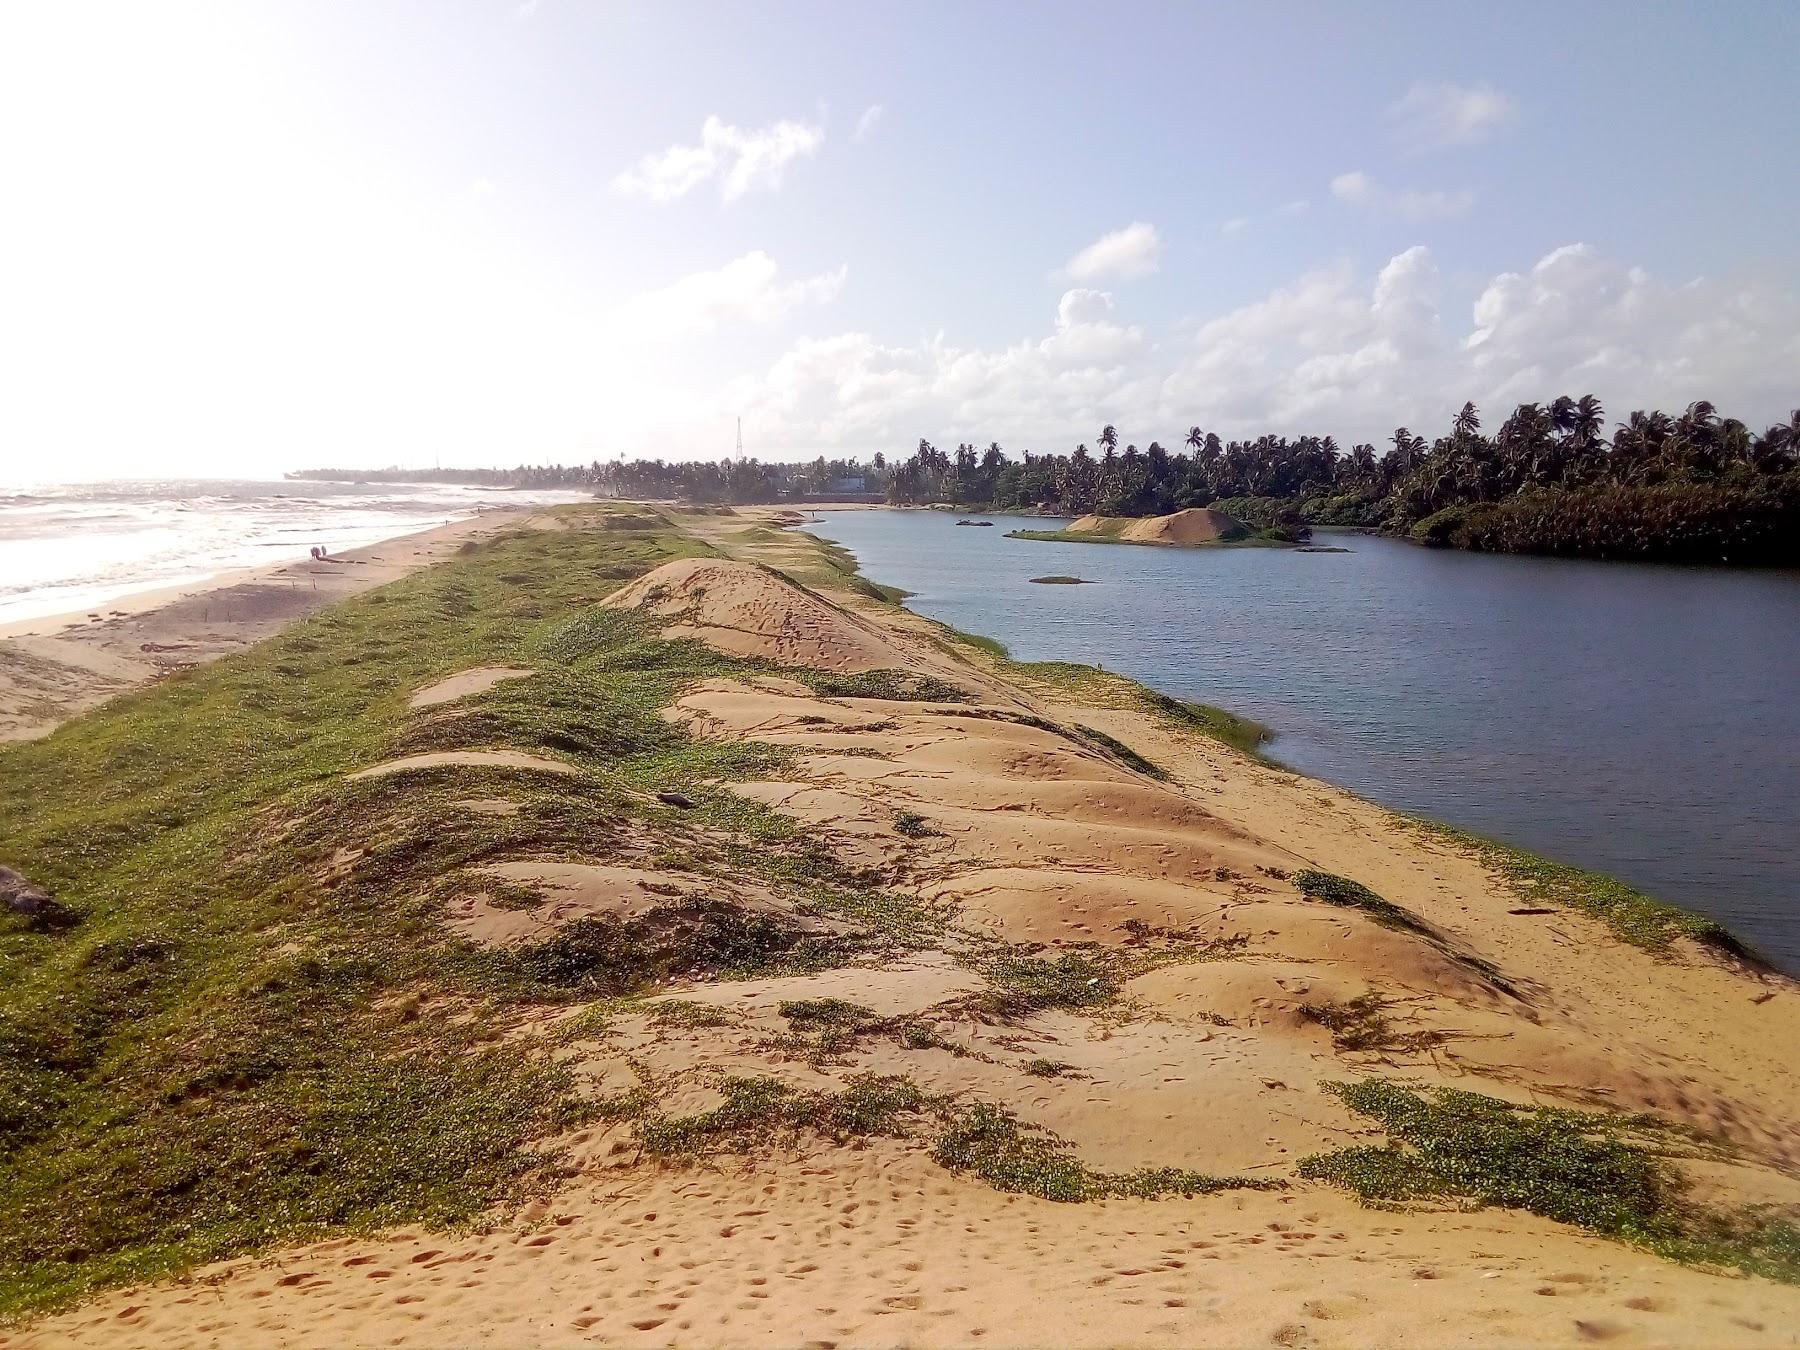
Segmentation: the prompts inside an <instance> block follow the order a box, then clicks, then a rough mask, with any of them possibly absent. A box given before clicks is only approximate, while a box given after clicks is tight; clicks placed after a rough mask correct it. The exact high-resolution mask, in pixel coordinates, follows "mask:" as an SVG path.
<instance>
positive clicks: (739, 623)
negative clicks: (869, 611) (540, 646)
mask: <svg viewBox="0 0 1800 1350" xmlns="http://www.w3.org/2000/svg"><path fill="white" fill-rule="evenodd" d="M603 603H604V604H606V605H608V606H610V607H612V608H614V609H635V610H640V611H642V612H644V613H647V614H651V615H654V616H656V617H658V618H661V619H664V620H666V622H665V623H664V625H663V628H662V633H663V636H665V637H692V638H698V639H699V640H700V641H701V642H704V643H706V645H707V646H709V647H714V648H717V649H718V650H719V651H722V652H726V653H729V654H730V655H733V656H762V657H767V658H768V659H770V660H772V661H778V662H781V663H783V664H785V665H795V666H810V667H813V668H815V669H818V670H837V671H867V670H896V669H901V668H904V667H905V666H906V665H907V664H908V657H907V654H906V653H905V652H904V651H902V650H901V649H900V647H899V646H898V645H896V644H895V643H894V642H893V641H892V640H891V639H890V638H889V637H888V635H887V634H885V633H883V632H882V631H881V630H880V629H878V628H876V627H875V626H874V625H873V624H870V623H868V622H866V621H864V620H862V619H859V618H857V617H856V616H855V615H852V614H850V613H848V612H847V611H845V610H842V609H840V608H838V607H837V606H836V605H833V604H830V603H829V602H827V601H825V600H822V599H820V598H818V597H817V596H814V595H811V594H809V593H807V592H805V591H802V590H800V589H799V588H798V587H796V586H794V585H793V583H792V582H789V581H788V580H786V579H785V578H783V577H780V576H778V575H776V574H775V573H773V572H771V571H769V570H767V569H765V568H762V567H757V566H755V565H754V564H751V563H742V562H731V561H728V560H726V559H721V558H683V559H680V560H677V561H675V562H670V563H664V564H663V565H662V566H661V567H659V568H657V569H656V570H655V571H653V572H651V573H649V574H648V575H646V576H642V577H639V578H638V579H637V580H636V581H633V582H631V583H630V584H629V585H626V586H622V587H620V588H619V589H618V590H617V591H615V592H613V593H612V594H611V595H609V596H607V597H606V599H605V601H604V602H603Z"/></svg>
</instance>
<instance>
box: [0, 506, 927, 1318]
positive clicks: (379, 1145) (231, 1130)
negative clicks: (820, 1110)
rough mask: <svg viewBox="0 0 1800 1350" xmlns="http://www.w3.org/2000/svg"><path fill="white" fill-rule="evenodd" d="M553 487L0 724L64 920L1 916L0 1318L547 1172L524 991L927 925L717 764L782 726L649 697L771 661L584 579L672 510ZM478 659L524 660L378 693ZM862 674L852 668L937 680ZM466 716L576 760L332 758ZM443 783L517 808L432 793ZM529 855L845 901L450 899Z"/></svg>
mask: <svg viewBox="0 0 1800 1350" xmlns="http://www.w3.org/2000/svg"><path fill="white" fill-rule="evenodd" d="M563 514H564V515H565V517H566V518H567V520H568V522H569V524H570V525H571V528H568V529H563V530H555V531H533V532H513V533H509V534H503V535H499V536H496V537H493V538H489V539H485V540H482V541H479V542H477V541H471V545H472V546H470V547H467V548H465V549H463V550H460V551H459V552H458V553H457V554H456V555H455V556H454V557H453V558H452V559H451V560H450V561H447V562H445V563H443V564H441V565H439V566H436V567H433V568H430V569H427V570H424V571H422V572H419V573H416V574H414V575H413V576H411V577H408V578H405V579H403V580H401V581H398V582H395V583H393V584H391V585H388V586H385V587H382V588H381V589H379V590H375V591H371V592H369V593H367V594H365V595H362V596H359V597H355V598H352V599H349V600H346V601H344V602H342V603H339V604H337V605H334V606H332V607H331V608H329V609H326V610H324V611H322V612H320V613H318V614H316V615H314V616H312V617H310V618H308V619H305V620H303V621H301V622H299V623H296V624H295V625H293V626H292V627H291V628H289V629H288V630H287V631H285V632H284V633H282V634H280V635H278V636H277V637H274V638H272V639H270V640H269V641H267V642H265V643H261V644H259V645H257V646H256V647H254V648H252V649H250V650H248V651H246V652H244V653H241V654H239V655H236V656H233V657H230V658H228V659H226V660H223V661H220V662H217V663H214V664H211V665H207V666H203V667H199V668H196V669H193V670H189V671H183V672H180V673H178V674H176V675H173V676H171V677H169V678H168V679H167V680H165V681H163V682H161V683H159V684H158V685H156V686H154V687H152V688H149V689H145V690H142V691H139V692H136V693H132V694H128V695H126V696H124V697H122V698H119V699H117V700H114V701H113V702H111V703H109V704H107V705H106V706H104V707H102V708H100V709H98V710H96V711H95V712H93V713H90V714H88V715H87V716H84V717H81V718H78V719H76V720H74V721H72V722H70V723H69V724H67V725H66V726H64V727H62V728H61V729H59V730H58V731H57V732H56V733H55V734H53V735H51V736H49V737H47V738H45V739H43V740H40V741H35V742H29V743H25V744H20V745H9V746H4V747H0V777H3V778H4V779H5V781H7V782H12V783H29V784H30V785H31V791H30V792H9V793H5V794H0V861H3V862H5V863H6V864H7V865H10V866H13V867H16V868H17V869H18V870H19V871H20V872H21V873H22V874H23V875H25V876H26V877H28V878H29V879H31V880H32V881H34V882H36V883H38V884H40V885H42V886H44V887H46V888H47V889H49V890H50V891H52V892H53V893H54V894H55V896H56V898H57V901H58V903H59V904H60V905H61V906H62V907H63V909H64V910H65V911H66V912H67V914H68V916H69V920H70V921H69V922H68V923H67V924H64V925H61V926H42V929H41V931H39V930H34V929H33V928H32V927H31V926H29V925H27V924H25V923H22V922H13V921H5V922H0V1193H4V1194H5V1195H6V1196H7V1204H6V1205H5V1206H0V1317H4V1316H18V1315H21V1314H24V1313H27V1312H30V1311H33V1310H39V1309H43V1308H47V1307H50V1306H54V1305H56V1304H58V1303H62V1302H65V1301H67V1300H69V1299H71V1298H73V1297H76V1296H79V1295H81V1294H83V1293H85V1292H87V1291H90V1290H92V1289H95V1288H98V1287H101V1286H104V1285H108V1284H116V1283H122V1282H129V1281H140V1280H145V1279H151V1278H155V1277H158V1276H161V1275H165V1274H168V1273H171V1272H173V1271H176V1270H179V1269H181V1268H184V1267H187V1266H191V1265H194V1264H199V1263H203V1262H207V1261H212V1260H217V1259H221V1258H225V1257H229V1256H233V1255H236V1254H239V1253H242V1252H246V1251H251V1250H255V1249H258V1248H262V1247H266V1246H269V1245H271V1244H275V1243H281V1242H291V1241H303V1240H307V1239H309V1238H313V1237H316V1236H318V1235H320V1234H321V1233H324V1232H327V1231H335V1230H351V1231H367V1230H371V1229H373V1228H376V1227H380V1226H384V1225H389V1224H401V1223H429V1224H432V1225H437V1226H446V1225H455V1224H457V1223H459V1222H464V1221H470V1220H473V1219H475V1218H476V1217H477V1216H479V1215H481V1214H483V1213H485V1212H488V1211H489V1210H490V1209H491V1208H492V1207H493V1206H495V1205H504V1204H507V1203H509V1202H511V1201H515V1200H517V1199H519V1198H521V1197H523V1196H524V1195H526V1194H527V1193H529V1192H530V1191H531V1190H532V1188H533V1187H535V1186H537V1185H539V1184H540V1183H542V1182H543V1181H544V1180H545V1179H546V1178H547V1177H548V1176H549V1175H550V1173H551V1172H552V1171H553V1170H554V1165H555V1164H554V1158H553V1156H551V1155H550V1154H548V1153H546V1152H545V1151H544V1150H542V1148H541V1147H540V1145H539V1142H538V1141H541V1140H542V1139H544V1138H545V1137H547V1136H550V1135H552V1134H555V1133H556V1132H558V1131H559V1130H562V1129H564V1128H567V1126H568V1125H569V1123H570V1121H571V1120H572V1119H574V1118H578V1117H579V1116H580V1115H581V1114H582V1113H584V1112H588V1111H591V1110H593V1109H594V1108H593V1107H592V1105H591V1103H589V1104H583V1103H582V1102H581V1100H580V1098H579V1096H578V1094H577V1091H576V1085H575V1084H574V1082H573V1081H572V1079H571V1077H570V1075H569V1074H568V1073H567V1072H566V1071H565V1070H563V1069H562V1068H560V1067H559V1066H558V1065H557V1064H556V1063H555V1062H554V1060H553V1058H552V1055H551V1051H552V1049H553V1048H554V1041H555V1040H557V1039H561V1038H542V1039H533V1038H519V1037H512V1038H504V1039H503V1034H504V1033H505V1032H506V1031H507V1030H508V1029H509V1028H511V1027H513V1026H515V1025H516V1024H518V1023H519V1022H520V1021H521V1020H522V1019H523V1018H526V1017H528V1016H532V1015H534V1010H535V1009H542V1008H543V1007H544V1006H545V1005H547V1004H564V1003H590V1004H593V1005H594V1009H595V1010H597V1011H594V1010H591V1015H590V1013H583V1014H581V1016H580V1017H579V1018H578V1019H577V1025H576V1026H575V1027H573V1028H568V1027H566V1028H565V1030H566V1031H568V1033H569V1034H570V1035H580V1034H589V1035H599V1034H604V1031H605V1025H606V1018H607V1015H608V1014H607V1012H606V1011H605V1010H606V1009H608V1008H613V1007H615V1005H614V1003H613V1002H612V1001H613V1000H615V999H616V998H617V997H618V996H621V995H631V994H636V993H641V992H643V991H645V990H646V989H648V988H651V987H654V985H655V983H656V982H657V981H659V980H663V979H667V978H670V977H673V976H680V975H685V974H687V973H688V972H690V971H693V970H696V969H698V970H702V971H707V972H713V973H717V974H719V975H724V976H730V975H732V974H736V973H753V972H754V973H767V972H770V971H778V970H808V969H817V968H818V967H819V966H821V965H824V964H833V963H837V962H841V961H843V960H846V959H849V958H850V957H851V956H852V955H856V954H858V953H860V952H862V951H865V950H867V949H868V945H867V944H868V943H869V942H872V943H874V944H876V945H877V946H893V945H905V942H907V941H923V940H925V939H926V938H927V936H928V935H930V934H932V933H935V932H937V931H941V921H939V920H938V919H937V918H936V916H934V915H933V913H932V912H931V911H930V910H929V909H928V908H927V907H922V906H919V905H918V904H916V903H915V902H912V901H909V900H907V899H906V898H904V897H895V896H891V895H889V894H887V893H886V892H883V891H880V890H879V889H872V888H870V887H869V886H868V885H867V882H866V879H865V878H862V877H861V876H860V875H859V874H857V873H855V872H853V871H850V870H848V869H846V868H844V867H843V866H842V865H841V864H839V863H838V861H837V860H836V859H835V858H834V857H833V856H832V855H831V854H830V852H829V851H828V850H826V849H824V848H823V847H821V846H819V845H818V843H817V842H816V841H815V840H811V839H808V838H807V837H805V836H804V834H803V832H800V831H797V830H796V829H795V828H794V826H793V822H792V821H790V820H787V819H786V818H784V817H781V816H779V815H777V814H776V813H774V812H771V811H768V810H765V809H764V808H761V807H759V806H757V805H755V804H754V803H750V802H747V801H745V800H743V799H742V798H739V797H737V796H736V795H735V794H733V793H730V792H728V791H725V790H723V789H722V788H721V787H719V786H718V785H719V784H720V783H721V782H724V781H728V780H732V779H741V778H746V777H756V776H763V775H766V774H769V773H773V772H778V771H779V770H780V769H781V767H782V766H783V765H784V764H786V763H787V762H788V761H789V759H790V758H791V754H790V752H789V751H786V750H784V749H780V748H777V747H773V746H759V745H747V744H742V743H728V742H711V741H705V740H697V739H695V738H693V737H692V736H690V735H689V734H688V733H687V732H686V731H685V730H683V729H682V728H680V727H675V726H672V725H670V724H669V723H667V722H665V721H664V720H663V718H662V717H661V716H660V715H659V713H660V710H661V709H662V708H663V707H665V706H666V705H667V704H669V703H670V702H672V701H673V700H674V699H675V698H677V697H678V696H679V695H680V693H681V691H682V690H683V689H685V688H686V687H687V686H688V685H689V684H690V683H691V682H693V681H695V680H698V679H702V678H708V677H713V676H739V677H741V676H744V675H747V674H758V673H762V672H764V671H765V670H766V669H769V667H767V666H765V665H764V664H763V663H758V662H747V661H740V660H737V659H734V658H730V657H726V656H722V655H720V654H719V653H717V652H714V651H712V650H711V649H709V648H706V647H703V646H701V645H700V644H698V643H693V642H666V641H663V640H661V639H659V638H658V637H656V635H655V634H654V632H653V631H650V629H649V628H648V626H647V624H646V623H644V622H643V621H642V618H641V616H636V615H630V614H619V613H616V612H614V611H609V610H603V609H600V608H599V607H598V606H597V605H596V604H595V602H596V601H597V600H598V599H599V598H600V597H603V596H605V595H607V594H609V593H610V592H611V591H613V590H614V589H616V588H617V586H618V585H619V584H620V582H621V581H622V580H624V579H626V578H628V577H632V576H638V575H641V574H642V573H644V572H646V571H648V570H650V569H651V568H653V567H655V566H657V565H658V564H660V563H662V562H665V561H668V560H669V559H671V558H675V557H682V556H691V555H694V554H696V553H701V552H704V549H703V548H702V546H700V545H698V544H696V543H695V542H694V541H693V540H691V539H687V538H684V537H682V536H679V535H677V534H675V533H673V532H672V531H670V530H669V529H667V528H665V527H664V524H663V523H662V522H661V519H660V517H656V516H654V515H653V514H652V513H644V512H635V513H632V512H625V513H621V512H615V511H609V510H604V509H600V508H588V507H584V508H573V509H571V510H568V511H565V512H564V513H563ZM633 517H635V518H633ZM484 665H521V666H529V667H531V668H532V669H533V670H535V671H536V672H537V673H536V674H535V675H534V676H533V678H532V679H531V680H529V681H521V682H514V683H509V684H502V685H500V686H497V687H495V688H494V689H491V690H488V691H486V692H485V693H482V694H480V695H476V696H472V697H470V698H468V699H464V700H458V701H457V702H455V703H451V704H447V705H443V706H441V707H437V708H431V709H423V710H418V711H414V710H412V709H410V708H409V707H408V704H407V699H408V696H409V695H410V693H411V692H412V691H413V690H415V689H417V688H420V687H422V686H424V685H426V684H429V683H432V682H434V681H435V680H438V679H440V678H442V677H444V676H445V675H448V674H451V673H453V672H455V671H458V670H463V669H467V668H470V667H473V666H484ZM785 673H789V674H793V673H794V672H785ZM800 674H801V677H802V678H804V677H806V673H805V672H801V673H800ZM878 675H879V673H878ZM818 678H819V679H820V680H821V682H823V683H826V684H841V683H842V678H841V677H836V676H830V675H825V674H819V675H818ZM889 680H890V681H891V684H885V683H884V681H882V680H881V679H879V678H876V679H870V680H865V681H863V682H862V683H861V684H860V685H859V686H858V687H857V689H856V690H855V692H877V691H878V690H881V689H883V688H885V690H886V692H888V693H890V694H892V695H894V696H904V697H915V696H935V695H938V694H941V693H944V692H946V691H941V690H938V689H936V688H935V687H934V686H932V685H930V684H929V682H927V683H925V684H923V685H920V684H917V683H916V682H913V681H912V680H911V677H905V676H903V675H901V674H899V673H894V674H893V675H891V676H890V677H889ZM949 692H956V691H949ZM959 696H960V695H959ZM495 747H507V748H513V749H519V750H524V751H527V752H530V753H534V754H541V755H547V756H550V757H552V758H555V759H557V760H559V761H560V762H563V763H566V764H570V765H573V766H574V767H575V768H576V769H577V770H578V771H579V772H578V773H576V774H574V775H572V776H552V775H547V774H536V773H524V772H518V771H513V770H506V769H499V768H456V769H434V770H428V771H417V772H411V773H407V774H402V775H391V776H385V777H376V778H369V779H360V780H358V779H351V778H349V777H347V775H348V774H350V773H352V772H354V771H355V770H358V769H361V768H365V767H368V766H371V765H374V764H377V763H379V762H381V761H383V760H385V759H389V758H392V757H395V756H398V755H402V754H409V753H415V752H418V751H424V750H461V749H487V748H495ZM662 791H678V792H680V793H682V794H684V795H685V796H687V797H689V798H691V799H692V800H693V801H694V803H695V805H694V808H693V809H691V810H682V811H677V810H675V809H673V808H670V807H665V806H662V805H659V804H656V802H655V799H654V794H655V793H657V792H662ZM475 798H498V799H500V800H503V801H505V802H506V803H508V805H509V806H510V807H512V808H513V809H512V811H511V813H510V814H505V815H500V814H491V813H483V812H479V811H474V810H470V809H468V808H466V807H465V806H463V805H461V804H460V803H462V802H464V801H465V800H468V799H475ZM558 858H565V859H572V860H589V861H607V860H609V859H625V860H629V861H631V862H632V863H633V865H646V864H648V865H661V864H660V863H658V862H657V861H656V860H657V859H663V860H671V861H672V860H675V859H681V860H683V864H684V866H686V867H688V868H689V869H691V870H693V871H696V872H698V873H700V874H702V875H704V874H707V873H711V872H717V871H729V872H731V873H733V874H735V875H741V876H749V877H752V878H756V879H759V880H761V881H763V882H765V883H766V884H768V885H770V886H771V887H774V888H776V889H777V890H779V891H781V892H782V893H784V894H787V895H790V896H792V897H793V898H795V900H796V901H797V902H798V903H799V904H801V905H802V906H810V907H815V908H817V909H819V910H821V911H823V912H832V913H837V914H840V915H843V916H845V917H853V918H859V919H864V918H866V919H867V920H868V922H869V927H870V929H871V930H872V931H871V935H870V937H869V938H868V939H867V941H866V942H865V941H864V940H862V939H855V940H850V939H837V938H829V937H821V936H819V935H817V934H812V933H807V932H803V931H801V930H800V929H799V928H798V926H796V925H794V924H791V923H788V922H786V921H784V920H782V919H780V918H779V917H775V916H768V915H755V914H746V913H744V912H742V911H739V910H736V909H734V908H732V907H730V906H726V905H723V904H714V903H712V902H709V901H681V900H679V899H671V901H670V903H668V904H666V905H662V906H659V907H657V908H655V909H653V910H651V911H649V912H648V913H646V914H640V915H637V916H634V917H632V918H630V919H628V920H621V919H616V918H611V919H609V918H605V917H599V918H593V919H584V920H581V921H578V922H577V923H575V924H571V925H569V926H568V927H566V928H565V929H563V930H562V931H561V932H559V933H557V934H554V935H552V936H550V937H548V938H546V939H543V940H541V941H539V942H536V943H532V944H528V945H526V946H524V947H519V948H513V949H506V950H498V949H491V948H480V947H476V946H474V945H472V944H470V943H468V942H466V941H464V940H462V939H460V938H458V937H456V936H455V935H454V933H453V932H452V931H451V930H450V929H448V928H447V926H446V924H445V922H444V915H445V907H446V904H447V902H448V901H449V900H450V899H451V898H453V897H456V896H466V895H468V894H470V893H472V892H474V891H480V892H482V893H484V894H489V895H490V896H492V897H494V898H496V899H497V900H498V901H499V903H500V906H501V907H502V908H504V907H507V906H511V905H529V904H530V903H531V901H532V897H531V895H530V894H529V888H525V887H519V886H515V885H512V884H508V883H502V882H500V881H498V880H497V879H495V878H494V877H493V875H492V873H491V870H486V869H491V867H492V865H493V864H496V863H500V862H505V861H514V860H541V859H558ZM484 871H485V872H486V875H485V877H484ZM934 925H936V926H935V927H934ZM658 1016H664V1017H679V1016H681V1014H678V1013H667V1014H658ZM534 1047H535V1048H534Z"/></svg>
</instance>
